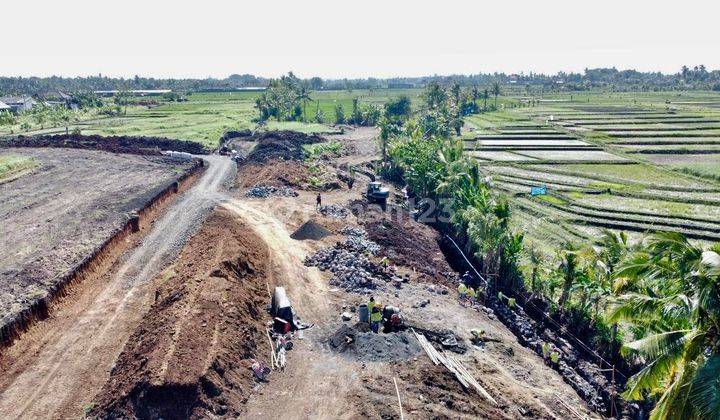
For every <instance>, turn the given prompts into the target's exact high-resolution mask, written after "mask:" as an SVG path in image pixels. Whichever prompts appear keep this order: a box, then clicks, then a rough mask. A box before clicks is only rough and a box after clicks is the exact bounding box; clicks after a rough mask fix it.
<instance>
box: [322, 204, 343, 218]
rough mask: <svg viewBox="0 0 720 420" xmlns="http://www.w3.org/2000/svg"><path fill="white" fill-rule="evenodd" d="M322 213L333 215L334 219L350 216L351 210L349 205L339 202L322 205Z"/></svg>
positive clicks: (327, 215)
mask: <svg viewBox="0 0 720 420" xmlns="http://www.w3.org/2000/svg"><path fill="white" fill-rule="evenodd" d="M320 214H322V215H323V216H326V217H332V218H334V219H344V218H346V217H348V214H350V211H349V210H348V209H347V207H344V206H341V205H339V204H329V205H327V206H320Z"/></svg>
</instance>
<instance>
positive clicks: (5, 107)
mask: <svg viewBox="0 0 720 420" xmlns="http://www.w3.org/2000/svg"><path fill="white" fill-rule="evenodd" d="M11 110H12V108H10V105H8V104H6V103H5V102H0V112H2V111H11Z"/></svg>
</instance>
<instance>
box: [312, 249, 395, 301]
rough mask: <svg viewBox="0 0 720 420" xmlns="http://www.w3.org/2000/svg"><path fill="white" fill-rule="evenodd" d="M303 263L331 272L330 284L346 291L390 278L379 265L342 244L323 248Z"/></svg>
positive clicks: (370, 287) (368, 287) (367, 287)
mask: <svg viewBox="0 0 720 420" xmlns="http://www.w3.org/2000/svg"><path fill="white" fill-rule="evenodd" d="M305 265H307V266H312V267H318V268H319V269H321V270H323V271H328V270H329V271H330V272H331V273H333V278H332V279H330V284H331V285H333V286H337V287H342V288H343V289H345V290H348V291H356V290H361V289H372V288H374V287H376V285H377V283H378V282H379V281H388V280H389V279H390V278H389V276H388V275H387V274H386V273H385V271H384V270H383V269H382V267H380V266H379V265H377V264H375V263H373V262H372V261H370V260H369V259H368V257H367V256H365V255H363V254H361V253H360V252H358V251H355V250H351V249H346V248H344V244H342V243H338V244H337V245H335V246H333V247H329V248H323V249H321V250H319V251H318V252H316V253H315V254H314V255H312V256H309V257H307V258H306V259H305Z"/></svg>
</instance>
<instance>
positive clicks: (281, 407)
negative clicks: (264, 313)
mask: <svg viewBox="0 0 720 420" xmlns="http://www.w3.org/2000/svg"><path fill="white" fill-rule="evenodd" d="M223 206H224V207H226V208H228V209H230V210H232V211H233V212H235V213H236V214H237V215H238V216H240V217H241V218H242V219H243V220H244V221H245V222H246V223H247V225H248V226H250V227H251V228H252V229H253V230H254V232H255V233H256V234H257V235H258V236H259V237H260V238H261V239H262V240H263V241H264V242H265V243H266V244H267V246H268V249H269V250H270V267H271V277H272V281H273V282H274V283H275V284H277V285H282V286H285V288H286V290H287V292H288V295H289V297H290V299H291V301H292V302H293V305H294V307H295V308H296V310H297V311H298V315H299V316H300V317H301V318H302V319H303V321H304V322H306V323H315V324H316V326H315V327H314V328H312V329H310V330H307V331H306V333H305V338H304V340H303V341H302V342H300V343H299V345H298V346H296V347H295V348H294V349H293V354H292V361H290V363H289V365H288V367H287V369H286V370H285V372H283V374H281V375H276V376H274V377H273V383H272V386H271V387H270V388H268V389H267V390H265V391H263V392H261V393H260V394H259V395H253V396H252V397H251V398H250V400H249V401H248V403H247V406H246V410H247V411H246V412H247V414H248V416H249V417H251V418H257V419H274V418H277V417H278V413H284V414H283V415H284V416H286V417H287V418H298V419H300V418H328V419H329V418H334V419H337V418H348V417H351V416H352V415H353V414H352V413H354V410H352V407H351V406H350V405H349V404H350V401H349V400H348V395H349V392H347V391H349V390H350V389H352V388H354V387H358V386H359V381H360V375H359V373H358V372H359V371H360V370H361V369H360V366H359V365H358V364H356V363H353V362H351V361H349V360H347V359H343V358H341V357H338V356H337V355H335V354H332V353H330V352H329V351H328V350H327V349H326V348H325V347H326V346H323V341H324V340H325V337H326V335H325V334H328V333H329V330H328V329H327V325H328V324H329V323H330V324H334V322H332V320H333V319H334V317H333V315H334V314H335V313H336V310H335V308H333V305H332V304H331V302H333V301H335V300H336V298H337V297H336V296H332V293H331V292H330V290H329V289H330V287H329V285H328V282H327V280H325V279H324V278H323V276H322V274H321V273H320V272H319V271H318V270H317V269H315V268H309V267H306V266H305V265H304V264H303V260H304V258H305V256H306V255H308V254H310V253H311V252H312V251H311V247H310V245H308V244H307V243H304V242H301V241H296V240H294V239H291V238H290V233H291V232H289V231H288V227H287V225H286V223H285V222H287V221H289V220H290V219H294V218H300V219H302V218H304V216H302V214H303V211H304V210H306V209H307V208H310V206H308V205H303V203H293V202H291V201H290V200H277V201H275V202H273V203H272V204H271V203H266V202H258V201H248V200H228V201H227V202H225V203H224V204H223ZM293 221H294V220H293ZM339 390H342V392H339Z"/></svg>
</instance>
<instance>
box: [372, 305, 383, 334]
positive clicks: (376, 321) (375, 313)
mask: <svg viewBox="0 0 720 420" xmlns="http://www.w3.org/2000/svg"><path fill="white" fill-rule="evenodd" d="M380 322H382V311H381V310H380V305H378V304H375V305H373V308H372V312H370V329H371V330H372V332H374V333H375V334H377V333H378V331H380Z"/></svg>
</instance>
